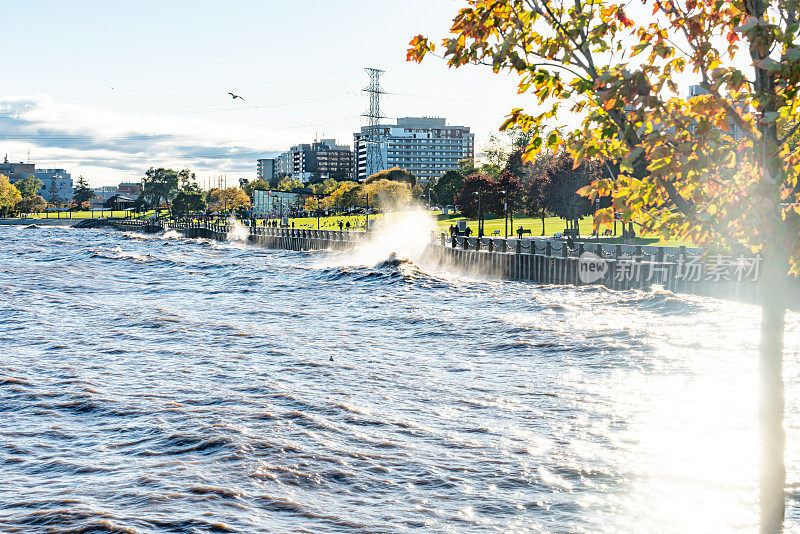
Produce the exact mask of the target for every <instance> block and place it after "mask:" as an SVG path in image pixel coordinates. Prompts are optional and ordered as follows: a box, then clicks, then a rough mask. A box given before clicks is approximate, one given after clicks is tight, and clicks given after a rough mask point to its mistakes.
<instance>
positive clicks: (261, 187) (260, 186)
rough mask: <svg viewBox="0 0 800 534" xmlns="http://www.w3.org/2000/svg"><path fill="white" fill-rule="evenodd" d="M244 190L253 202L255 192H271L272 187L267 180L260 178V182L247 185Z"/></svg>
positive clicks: (256, 181)
mask: <svg viewBox="0 0 800 534" xmlns="http://www.w3.org/2000/svg"><path fill="white" fill-rule="evenodd" d="M242 189H243V190H244V192H245V193H247V196H249V197H250V199H251V200H252V198H253V191H269V189H270V185H269V182H268V181H267V180H264V179H262V178H259V179H258V180H255V181H252V182H248V183H246V184H245V185H244V187H243V188H242Z"/></svg>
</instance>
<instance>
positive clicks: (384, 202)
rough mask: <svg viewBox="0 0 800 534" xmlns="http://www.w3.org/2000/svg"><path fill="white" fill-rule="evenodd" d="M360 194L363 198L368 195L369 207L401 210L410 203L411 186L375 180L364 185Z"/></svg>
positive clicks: (393, 181)
mask: <svg viewBox="0 0 800 534" xmlns="http://www.w3.org/2000/svg"><path fill="white" fill-rule="evenodd" d="M361 192H362V194H363V195H364V196H365V197H366V196H367V195H369V205H370V206H374V207H378V208H380V209H383V210H392V209H398V208H403V207H405V206H408V204H409V203H410V202H411V185H409V184H408V183H407V182H398V181H395V180H376V181H373V182H369V183H365V184H364V185H363V186H362V187H361ZM365 201H366V199H365Z"/></svg>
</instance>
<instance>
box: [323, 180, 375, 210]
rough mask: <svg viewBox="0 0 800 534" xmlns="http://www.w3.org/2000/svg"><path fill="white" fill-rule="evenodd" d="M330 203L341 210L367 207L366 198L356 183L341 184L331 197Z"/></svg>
mask: <svg viewBox="0 0 800 534" xmlns="http://www.w3.org/2000/svg"><path fill="white" fill-rule="evenodd" d="M330 201H331V205H333V206H334V207H335V208H337V209H340V210H348V209H351V208H354V207H360V206H366V197H365V195H364V194H363V192H362V188H361V186H360V185H358V184H357V183H356V182H339V187H337V188H336V190H335V191H333V193H331V195H330Z"/></svg>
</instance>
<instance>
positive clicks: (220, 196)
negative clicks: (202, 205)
mask: <svg viewBox="0 0 800 534" xmlns="http://www.w3.org/2000/svg"><path fill="white" fill-rule="evenodd" d="M248 206H250V197H248V196H247V194H246V193H245V192H244V191H242V190H241V189H239V188H238V187H229V188H227V189H212V190H211V191H209V192H208V209H209V210H211V211H212V212H214V213H231V212H234V211H237V210H240V209H242V208H246V207H248Z"/></svg>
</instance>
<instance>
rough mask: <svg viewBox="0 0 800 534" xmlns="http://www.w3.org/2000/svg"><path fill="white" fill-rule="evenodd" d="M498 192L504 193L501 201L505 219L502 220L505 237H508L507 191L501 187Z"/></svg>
mask: <svg viewBox="0 0 800 534" xmlns="http://www.w3.org/2000/svg"><path fill="white" fill-rule="evenodd" d="M500 192H501V193H503V195H505V199H504V202H503V217H505V220H504V221H503V231H504V232H505V234H506V239H508V191H507V190H506V189H503V190H502V191H500Z"/></svg>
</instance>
